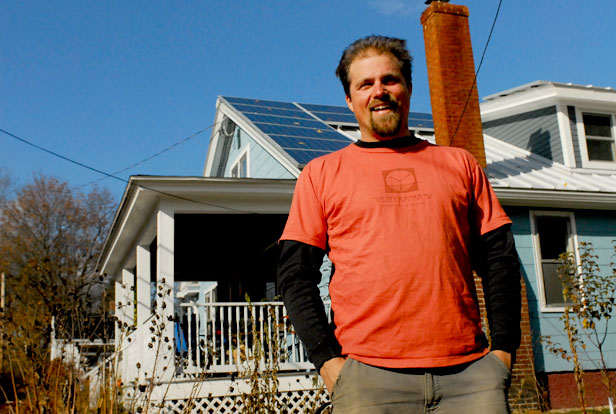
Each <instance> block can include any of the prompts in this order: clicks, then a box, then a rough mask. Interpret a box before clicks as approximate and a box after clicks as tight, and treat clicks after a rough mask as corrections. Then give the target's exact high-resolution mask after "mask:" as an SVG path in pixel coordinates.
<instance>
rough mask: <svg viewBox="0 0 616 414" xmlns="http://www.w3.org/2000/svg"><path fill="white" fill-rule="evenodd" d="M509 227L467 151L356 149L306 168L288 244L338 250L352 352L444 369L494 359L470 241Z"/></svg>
mask: <svg viewBox="0 0 616 414" xmlns="http://www.w3.org/2000/svg"><path fill="white" fill-rule="evenodd" d="M510 222H511V221H510V220H509V218H508V217H507V215H506V214H505V212H504V211H503V209H502V207H501V206H500V204H499V202H498V200H497V199H496V197H495V195H494V192H493V190H492V187H491V186H490V184H489V182H488V179H487V177H486V176H485V174H484V172H483V169H482V168H481V166H480V165H479V164H478V163H477V161H476V160H475V159H474V158H473V157H472V156H471V155H470V154H469V153H468V152H466V151H464V150H461V149H458V148H451V147H440V146H435V145H432V144H429V143H428V142H426V141H423V142H421V143H419V144H415V145H412V146H409V147H404V148H398V149H390V148H363V147H359V146H357V145H349V146H348V147H346V148H344V149H342V150H340V151H337V152H334V153H332V154H328V155H325V156H323V157H320V158H317V159H314V160H313V161H311V162H310V163H308V165H306V167H305V168H304V170H303V171H302V173H301V175H300V177H299V179H298V181H297V184H296V188H295V194H294V197H293V202H292V205H291V211H290V213H289V219H288V221H287V224H286V227H285V230H284V233H283V235H282V237H281V239H283V240H296V241H299V242H303V243H306V244H310V245H313V246H317V247H320V248H321V249H327V248H329V253H328V254H329V258H330V259H331V261H332V262H333V264H334V266H335V269H336V271H335V275H334V276H333V278H332V280H331V282H330V286H329V292H330V297H331V301H332V310H333V314H334V322H335V324H336V331H335V335H336V337H337V339H338V341H339V342H340V344H341V346H342V353H343V354H344V355H349V356H350V357H352V358H354V359H357V360H359V361H362V362H364V363H367V364H371V365H375V366H381V367H391V368H412V367H442V366H450V365H456V364H460V363H464V362H468V361H472V360H474V359H477V358H479V357H480V356H482V355H484V354H485V353H486V352H487V351H486V349H485V341H484V336H483V333H482V330H481V321H480V316H479V308H478V305H477V297H476V292H475V287H474V282H473V276H472V271H471V264H470V259H469V248H470V239H471V234H472V233H473V232H476V233H477V234H485V233H487V232H489V231H491V230H494V229H496V228H498V227H500V226H502V225H504V224H507V223H510Z"/></svg>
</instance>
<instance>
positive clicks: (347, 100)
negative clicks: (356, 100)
mask: <svg viewBox="0 0 616 414" xmlns="http://www.w3.org/2000/svg"><path fill="white" fill-rule="evenodd" d="M344 100H345V101H346V103H347V106H348V107H349V109H350V110H351V112H353V113H354V112H355V111H353V102H351V97H350V96H349V95H346V96H345V97H344Z"/></svg>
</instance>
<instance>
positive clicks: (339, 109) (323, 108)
mask: <svg viewBox="0 0 616 414" xmlns="http://www.w3.org/2000/svg"><path fill="white" fill-rule="evenodd" d="M298 105H299V106H301V107H303V108H305V109H307V110H308V111H310V112H322V113H326V114H348V115H353V112H351V110H350V109H349V108H348V107H346V106H334V105H315V104H298Z"/></svg>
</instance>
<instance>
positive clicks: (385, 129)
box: [370, 111, 402, 137]
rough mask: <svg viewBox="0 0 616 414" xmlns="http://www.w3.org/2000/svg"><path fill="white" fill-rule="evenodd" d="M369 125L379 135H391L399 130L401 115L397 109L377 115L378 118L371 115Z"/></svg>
mask: <svg viewBox="0 0 616 414" xmlns="http://www.w3.org/2000/svg"><path fill="white" fill-rule="evenodd" d="M370 126H371V127H372V130H373V131H374V132H375V133H376V134H377V135H379V136H381V137H393V136H395V135H397V134H398V132H400V127H402V117H401V116H400V112H398V111H395V112H392V113H390V114H388V115H385V116H379V117H378V118H375V117H373V116H371V117H370Z"/></svg>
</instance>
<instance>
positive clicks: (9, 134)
mask: <svg viewBox="0 0 616 414" xmlns="http://www.w3.org/2000/svg"><path fill="white" fill-rule="evenodd" d="M0 132H3V133H5V134H6V135H8V136H10V137H11V138H14V139H16V140H18V141H21V142H23V143H24V144H26V145H30V146H31V147H34V148H36V149H38V150H40V151H43V152H46V153H48V154H51V155H53V156H54V157H58V158H62V159H63V160H64V161H68V162H70V163H73V164H75V165H78V166H80V167H83V168H86V169H88V170H90V171H94V172H96V173H99V174H102V175H105V176H107V177H109V178H114V179H116V180H118V181H122V182H124V183H127V182H128V181H126V180H125V179H123V178H120V177H116V176H115V175H113V174H109V173H106V172H105V171H101V170H99V169H97V168H94V167H90V166H89V165H86V164H84V163H82V162H79V161H75V160H73V159H71V158H68V157H65V156H64V155H61V154H58V153H57V152H54V151H52V150H49V149H47V148H43V147H41V146H40V145H37V144H35V143H34V142H31V141H28V140H27V139H25V138H21V137H18V136H17V135H15V134H11V133H10V132H9V131H6V130H4V129H2V128H0Z"/></svg>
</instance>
